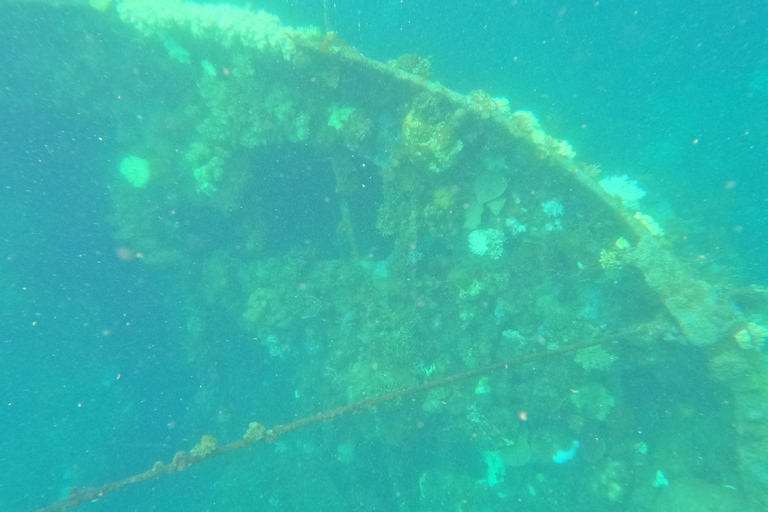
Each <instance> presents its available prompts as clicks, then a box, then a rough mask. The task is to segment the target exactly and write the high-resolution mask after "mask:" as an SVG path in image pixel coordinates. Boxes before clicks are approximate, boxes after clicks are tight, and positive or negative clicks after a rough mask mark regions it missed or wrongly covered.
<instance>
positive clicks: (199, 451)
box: [189, 434, 218, 457]
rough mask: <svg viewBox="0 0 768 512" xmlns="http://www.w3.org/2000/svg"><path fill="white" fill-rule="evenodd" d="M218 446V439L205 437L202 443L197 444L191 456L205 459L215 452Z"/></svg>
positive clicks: (209, 436) (191, 451)
mask: <svg viewBox="0 0 768 512" xmlns="http://www.w3.org/2000/svg"><path fill="white" fill-rule="evenodd" d="M217 446H218V443H217V441H216V438H215V437H213V436H211V435H208V434H206V435H204V436H203V438H202V439H201V440H200V442H199V443H197V444H196V445H195V447H194V448H192V450H190V452H189V454H190V455H194V456H196V457H205V456H206V455H210V454H211V453H213V452H215V451H216V447H217Z"/></svg>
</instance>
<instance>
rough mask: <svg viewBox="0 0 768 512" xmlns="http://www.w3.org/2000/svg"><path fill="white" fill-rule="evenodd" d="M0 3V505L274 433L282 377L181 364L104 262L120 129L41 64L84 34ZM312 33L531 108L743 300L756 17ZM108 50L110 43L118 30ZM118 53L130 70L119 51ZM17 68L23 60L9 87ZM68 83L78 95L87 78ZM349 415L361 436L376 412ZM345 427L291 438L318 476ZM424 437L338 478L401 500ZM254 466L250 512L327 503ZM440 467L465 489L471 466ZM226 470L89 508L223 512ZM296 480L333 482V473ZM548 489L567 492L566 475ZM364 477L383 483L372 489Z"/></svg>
mask: <svg viewBox="0 0 768 512" xmlns="http://www.w3.org/2000/svg"><path fill="white" fill-rule="evenodd" d="M257 7H259V8H264V9H265V10H267V11H268V12H272V13H274V14H277V15H279V16H280V17H281V19H282V20H283V21H284V23H287V24H292V25H303V24H316V25H322V23H323V12H322V5H321V4H320V2H309V1H304V2H285V1H273V2H264V3H263V4H261V5H258V6H257ZM2 9H3V10H5V11H6V14H5V15H2V16H0V68H1V69H8V68H13V69H14V70H15V72H14V73H13V74H5V75H3V74H2V73H0V118H1V119H2V122H1V123H0V260H1V261H0V287H1V288H0V289H2V292H0V307H1V308H2V310H1V311H0V398H2V400H0V407H1V408H0V474H2V475H3V477H2V478H0V509H2V510H12V511H17V510H18V511H23V510H31V509H34V508H37V507H39V506H42V505H44V504H46V503H48V502H50V501H53V500H55V499H59V498H61V497H62V493H65V492H66V490H67V489H68V488H70V487H72V486H84V485H93V484H98V483H101V482H104V481H109V480H113V479H118V478H122V477H125V476H127V475H129V474H133V473H136V472H139V471H144V470H146V469H147V468H148V467H150V466H151V464H152V462H154V461H155V460H157V459H160V458H162V459H164V460H166V461H167V460H169V459H170V458H171V457H172V455H173V453H174V452H175V451H176V450H178V449H181V448H188V447H190V446H191V445H193V444H194V443H195V442H197V440H198V439H199V437H200V436H201V435H202V434H204V433H207V432H209V431H211V430H215V431H216V434H217V437H221V438H223V439H236V438H238V437H239V436H240V435H241V432H242V428H243V424H244V423H246V422H247V421H250V420H252V419H254V418H258V419H259V421H262V422H263V423H265V424H273V423H278V422H285V421H288V420H290V419H292V418H293V415H294V414H303V413H306V412H308V411H301V410H296V408H295V406H294V405H293V404H294V402H295V401H294V399H293V397H294V389H295V387H296V386H295V382H296V379H300V374H301V368H290V367H289V368H286V367H280V368H275V367H274V364H273V363H270V362H269V361H268V360H267V358H265V357H264V356H263V355H260V354H258V353H254V351H253V350H251V348H250V346H249V345H248V343H247V341H248V340H242V339H237V338H235V337H233V338H232V339H228V327H227V325H222V326H221V328H220V336H221V338H222V339H226V340H227V343H226V344H225V346H227V347H228V349H227V350H218V351H217V352H216V354H214V355H212V356H211V355H209V357H210V359H209V361H210V366H208V367H207V368H206V369H205V371H202V370H201V368H200V367H199V366H196V365H192V364H190V365H187V364H184V361H185V358H186V357H187V354H185V352H184V350H183V349H182V348H181V346H180V345H181V344H180V343H179V340H181V339H182V338H183V330H184V328H185V326H184V325H183V324H184V319H183V314H182V312H180V311H178V309H177V308H178V304H179V298H178V297H175V296H173V294H168V293H167V290H169V289H171V288H172V286H171V283H167V282H164V281H163V277H162V275H161V274H158V273H154V272H152V271H151V270H149V269H147V268H146V267H143V266H141V265H140V264H139V262H137V261H135V260H134V261H122V260H120V259H118V258H116V257H115V249H116V246H115V245H116V243H115V241H114V238H113V234H112V231H111V229H110V227H109V225H108V216H109V204H108V198H107V194H106V191H105V183H107V180H105V178H104V176H103V173H104V172H105V170H104V168H102V167H101V165H100V163H99V162H102V161H103V160H104V159H106V158H110V157H111V156H112V155H113V154H114V152H115V151H116V146H120V145H121V144H125V145H128V144H129V143H130V142H132V141H126V139H125V138H122V135H121V129H124V128H123V127H122V126H123V125H125V124H128V123H131V122H133V121H129V120H115V119H113V118H111V117H110V115H109V113H108V112H98V111H91V110H89V109H88V100H87V97H85V96H83V95H80V94H78V92H77V91H73V94H72V100H71V102H69V103H67V102H66V100H67V98H68V96H67V95H66V94H61V91H60V90H59V88H60V83H59V82H57V74H58V73H59V72H60V70H61V69H62V68H66V67H68V66H84V69H87V58H85V57H84V59H83V61H82V62H71V61H62V60H61V59H60V58H59V54H58V49H57V44H61V40H62V34H67V36H66V37H65V39H67V38H71V39H70V42H71V44H73V45H81V46H82V47H83V48H87V47H89V45H90V44H91V41H92V40H93V39H94V38H96V39H98V38H99V37H100V36H99V34H97V33H94V32H93V27H91V26H89V25H88V19H89V18H88V17H87V16H80V15H79V14H77V11H73V12H72V13H71V14H63V13H62V11H61V10H59V9H53V8H51V7H46V6H45V5H38V4H34V5H30V6H26V7H21V6H19V5H18V4H15V5H14V6H13V7H11V6H3V7H2ZM330 21H331V24H332V26H333V28H334V29H335V30H337V31H338V32H339V33H340V35H341V36H342V37H343V38H345V39H346V40H348V41H349V42H350V43H351V44H353V45H354V46H356V47H357V48H358V49H359V50H361V51H362V53H363V54H365V55H366V56H369V57H372V58H375V59H381V60H386V59H388V58H395V57H396V56H398V55H401V54H404V53H417V54H419V55H422V56H430V57H431V58H432V67H433V78H434V79H436V80H438V81H440V82H441V83H443V84H445V85H446V86H448V87H450V88H452V89H455V90H458V91H460V92H469V91H470V90H473V89H484V90H487V91H489V92H490V93H491V94H492V95H493V96H505V97H508V98H509V99H510V102H511V104H512V107H513V108H514V109H523V110H531V111H533V112H535V113H536V115H537V117H538V118H539V119H540V120H541V121H542V124H543V125H544V127H545V129H546V130H547V131H548V132H549V133H552V134H554V135H555V136H557V137H559V138H567V139H568V140H569V141H570V142H571V143H572V144H573V146H574V147H575V149H576V151H577V152H578V153H579V154H580V156H583V157H584V160H585V161H587V162H596V163H600V164H601V166H602V167H603V169H604V171H605V172H607V173H610V174H619V175H621V174H624V173H628V174H629V175H630V176H631V177H632V178H633V179H637V180H639V181H640V184H641V186H642V187H643V188H645V189H647V190H648V191H649V196H650V195H653V196H654V197H653V201H654V202H655V207H656V211H658V212H661V213H660V214H659V215H658V217H660V218H661V219H662V220H663V218H664V216H665V215H667V216H670V217H671V216H675V217H679V218H682V219H684V220H685V221H686V222H687V223H688V230H689V231H688V233H686V235H687V242H686V243H687V244H689V247H690V248H689V251H690V252H691V253H692V254H702V255H706V258H708V259H714V260H715V261H716V263H715V264H716V265H719V266H722V267H723V268H724V269H725V270H727V271H728V272H730V273H731V274H732V275H734V276H735V277H736V279H737V280H738V281H740V282H741V283H743V284H749V283H755V284H761V285H765V284H768V283H767V281H768V264H767V263H766V259H765V256H764V255H765V253H766V250H767V249H768V242H766V238H765V237H766V234H768V215H767V214H766V207H768V204H767V201H766V198H767V197H768V178H766V161H768V148H767V146H766V142H768V116H767V115H766V114H768V35H767V34H768V31H767V30H766V27H768V6H766V4H765V2H759V1H745V2H739V3H738V5H734V4H733V3H728V2H714V1H703V2H698V3H679V2H677V3H676V2H662V1H648V0H644V1H638V2H607V1H601V2H575V1H570V2H569V1H565V2H547V1H529V2H525V1H512V2H510V1H497V0H492V1H485V2H461V1H449V2H442V1H441V2H427V1H423V2H416V1H412V0H404V1H399V0H388V1H374V2H362V1H358V2H344V1H337V2H335V3H333V6H332V8H331V13H330ZM73 24H75V27H76V28H74V29H73ZM125 30H126V33H129V32H130V30H131V29H129V28H126V29H125ZM72 35H74V36H76V37H74V36H72ZM109 40H110V41H111V42H112V43H113V44H120V43H119V41H121V36H120V34H111V35H110V37H109ZM124 44H125V45H126V52H127V55H129V56H130V55H132V52H137V51H139V50H136V49H131V48H130V44H129V43H128V42H127V41H126V42H125V43H124ZM19 62H25V66H27V64H26V63H28V66H27V69H26V71H25V72H20V70H22V69H24V67H23V66H18V63H19ZM11 63H13V65H11ZM90 71H93V70H90ZM130 72H131V71H130V69H127V70H126V73H130ZM149 72H151V70H150V71H149ZM88 76H94V75H88ZM105 80H106V79H105ZM147 87H148V88H150V87H156V85H154V86H152V85H148V86H147ZM83 88H84V90H87V91H98V90H99V84H93V83H89V84H83ZM151 92H152V93H153V94H156V95H157V96H156V97H157V105H158V109H161V108H162V105H163V104H165V103H166V102H167V103H169V104H170V103H173V102H174V101H176V97H175V93H174V91H163V90H162V89H160V90H152V91H151ZM694 141H697V143H695V144H694V143H693V142H694ZM664 212H666V214H665V213H664ZM696 364H697V363H696V362H695V361H693V362H690V365H691V368H694V369H695V368H696ZM692 380H695V375H694V376H692ZM690 385H691V387H692V388H695V387H696V385H695V383H691V384H690ZM707 391H708V392H711V393H713V394H716V393H717V390H707ZM711 396H712V395H711ZM310 409H311V407H310ZM355 421H359V422H361V423H360V424H362V425H365V426H368V427H370V428H376V422H377V420H376V419H375V418H370V417H369V418H365V419H361V420H355ZM360 424H353V423H349V422H347V423H343V422H341V423H340V425H339V426H338V427H336V429H335V430H329V429H325V431H324V432H325V436H327V437H326V438H325V439H323V438H322V436H320V437H317V435H318V434H317V432H318V431H316V432H315V433H314V434H313V433H306V434H304V433H302V434H298V435H299V436H303V437H299V439H304V440H305V442H306V444H307V445H308V446H310V445H311V446H314V448H313V450H314V451H315V453H318V452H319V453H321V454H322V453H325V454H326V455H327V457H328V459H329V460H331V459H333V458H334V457H335V456H336V454H335V452H336V450H335V446H336V445H335V444H334V443H336V444H338V442H342V441H343V440H346V439H348V438H349V437H354V430H355V428H357V427H359V425H360ZM433 428H435V429H439V427H433ZM313 436H314V437H313ZM436 438H437V435H436V434H435V435H434V436H433V435H432V434H431V433H430V432H428V431H427V432H424V433H423V434H422V435H421V437H417V438H416V439H414V440H411V441H409V443H410V444H411V445H409V443H405V445H404V446H403V453H406V454H411V455H412V458H410V459H409V458H407V457H406V458H405V459H404V460H402V461H392V460H388V461H385V464H383V467H390V468H391V467H395V466H397V463H398V462H399V463H400V464H402V474H396V473H391V472H390V473H387V474H375V473H374V474H371V473H366V472H364V471H362V469H363V467H364V466H365V465H364V464H361V468H360V469H361V471H360V475H359V478H360V481H359V482H356V481H346V482H340V481H337V482H336V484H337V485H338V487H339V488H340V489H341V488H343V487H346V492H355V491H356V489H361V488H367V490H366V491H365V492H368V493H371V492H375V491H378V492H381V493H382V494H383V495H384V494H388V493H391V492H392V491H393V489H394V490H395V491H397V492H402V493H403V494H405V495H406V497H409V494H410V498H411V499H413V498H418V496H413V494H414V490H413V489H412V488H411V489H408V488H407V482H409V481H411V482H412V481H413V479H414V478H416V479H418V475H419V469H418V468H419V467H420V464H421V462H420V459H421V458H423V457H425V456H426V455H425V454H426V453H430V451H435V450H437V448H436V447H434V446H433V445H432V444H431V443H432V442H433V439H436ZM334 439H335V440H336V441H334ZM378 448H379V447H377V446H358V447H357V450H356V457H357V458H358V459H359V460H366V459H369V458H372V457H377V456H378V455H379V454H382V453H388V451H387V450H382V449H378ZM254 458H255V459H262V458H263V460H256V461H255V462H254V463H253V464H254V467H253V474H255V475H260V477H261V481H262V482H263V481H266V480H267V479H274V480H275V482H274V483H272V484H270V486H272V489H274V493H273V494H274V496H275V500H276V501H275V502H274V503H272V504H265V503H255V504H254V505H253V509H254V510H261V509H262V508H263V509H268V508H274V509H276V510H279V509H280V506H281V505H280V500H281V499H282V500H283V504H284V502H285V498H280V496H285V495H287V494H289V493H292V492H306V493H307V494H310V495H312V494H314V495H320V494H321V490H325V491H327V490H328V488H327V485H326V484H325V483H323V481H318V482H313V481H311V479H308V478H307V476H306V475H307V474H308V473H306V472H303V471H302V472H299V473H296V472H295V470H294V469H292V468H291V467H290V466H288V465H286V466H285V467H281V465H280V464H281V463H280V461H279V459H280V457H279V453H278V454H277V455H276V454H275V452H274V450H272V449H270V451H266V450H264V451H261V452H259V453H258V454H256V455H254ZM456 459H457V461H458V462H457V463H458V464H460V465H464V466H467V465H468V466H475V469H476V473H477V475H478V479H480V478H482V476H483V471H484V467H483V463H482V461H481V460H477V459H476V457H475V458H473V455H472V454H463V453H457V454H456ZM262 462H263V465H262ZM227 464H228V463H227V462H226V461H224V460H220V461H216V462H213V463H212V464H210V465H208V466H205V467H201V468H200V469H199V470H197V469H196V470H195V472H196V474H197V475H198V476H197V478H196V480H194V481H193V480H191V479H190V478H188V477H187V476H186V475H181V476H176V477H172V478H168V479H165V480H164V481H162V482H158V483H156V484H147V485H144V486H141V487H137V488H136V489H130V490H128V491H125V492H123V493H120V494H116V495H115V496H112V497H110V498H109V499H108V500H106V501H105V502H104V503H101V504H97V505H94V506H89V507H88V509H92V510H104V511H108V510H115V511H118V510H120V511H125V510H159V509H161V508H162V509H166V510H227V509H228V507H229V506H231V504H227V503H226V502H224V503H214V502H213V501H212V500H211V498H210V496H211V493H212V492H213V491H212V490H211V487H212V486H215V485H216V481H217V480H216V478H217V475H218V474H220V473H221V472H223V471H225V469H226V467H227ZM316 472H317V473H318V474H321V473H330V477H329V478H330V481H333V479H334V474H333V473H334V466H332V465H329V466H327V467H317V468H316ZM309 473H311V472H309ZM342 473H343V474H344V475H345V478H349V476H348V474H349V473H348V472H340V474H342ZM292 474H299V475H301V476H300V478H301V481H295V480H292V479H291V475H292ZM339 478H340V477H339ZM562 478H563V485H564V486H567V485H568V476H567V474H565V473H564V474H563V476H562ZM370 479H373V480H379V481H380V482H382V483H381V484H380V485H374V486H372V488H373V489H374V490H373V491H372V490H371V489H370V487H371V486H370V483H369V482H368V480H370ZM220 485H230V486H237V485H242V486H243V487H244V488H246V487H248V488H250V487H251V486H253V485H256V484H253V483H250V482H246V481H239V482H238V481H234V482H228V483H227V484H223V483H221V484H220ZM297 489H298V490H297ZM573 491H574V493H578V489H574V490H573ZM361 492H362V491H361ZM415 492H416V494H417V493H418V490H417V491H415ZM238 506H241V504H239V505H238ZM396 508H397V507H396V500H393V504H392V508H391V509H392V510H394V509H396Z"/></svg>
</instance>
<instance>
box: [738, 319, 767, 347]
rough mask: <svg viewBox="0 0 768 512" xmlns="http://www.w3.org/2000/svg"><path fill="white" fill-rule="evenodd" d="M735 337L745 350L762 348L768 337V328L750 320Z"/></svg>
mask: <svg viewBox="0 0 768 512" xmlns="http://www.w3.org/2000/svg"><path fill="white" fill-rule="evenodd" d="M733 338H734V339H735V340H736V343H738V344H739V346H740V347H741V348H743V349H745V350H748V349H753V350H760V348H761V347H762V346H763V344H764V343H765V340H766V339H768V329H766V328H765V327H763V326H762V325H758V324H755V323H752V322H749V323H748V324H747V325H746V326H745V327H744V328H743V329H742V330H740V331H739V332H737V333H736V334H734V335H733Z"/></svg>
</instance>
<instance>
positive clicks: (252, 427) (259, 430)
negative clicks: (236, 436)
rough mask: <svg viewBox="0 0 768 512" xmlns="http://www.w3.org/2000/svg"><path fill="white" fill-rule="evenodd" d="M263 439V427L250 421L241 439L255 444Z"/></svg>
mask: <svg viewBox="0 0 768 512" xmlns="http://www.w3.org/2000/svg"><path fill="white" fill-rule="evenodd" d="M263 437H264V425H262V424H261V423H258V422H256V421H252V422H251V423H250V424H249V425H248V431H247V432H246V433H245V435H244V436H243V439H247V440H249V441H253V442H256V441H259V440H261V439H262V438H263Z"/></svg>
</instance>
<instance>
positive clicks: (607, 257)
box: [600, 249, 621, 270]
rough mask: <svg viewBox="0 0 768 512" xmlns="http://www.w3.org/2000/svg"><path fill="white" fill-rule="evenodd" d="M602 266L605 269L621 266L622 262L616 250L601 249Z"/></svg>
mask: <svg viewBox="0 0 768 512" xmlns="http://www.w3.org/2000/svg"><path fill="white" fill-rule="evenodd" d="M600 266H601V267H603V270H613V269H619V268H621V262H620V261H619V260H618V258H616V252H615V251H607V250H605V249H600Z"/></svg>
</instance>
